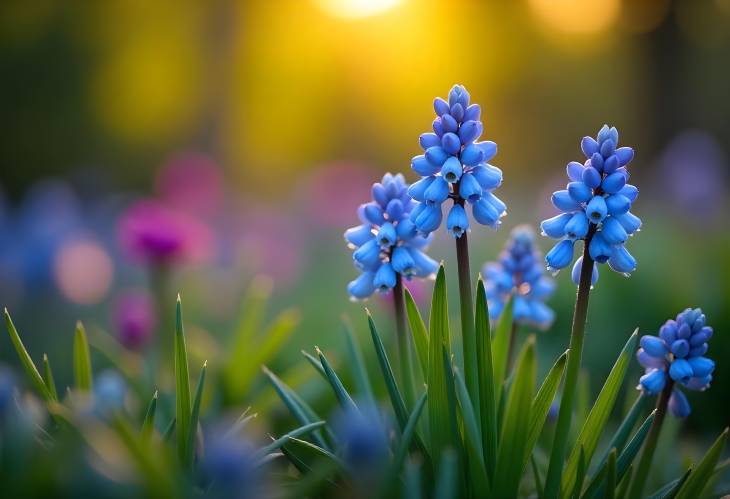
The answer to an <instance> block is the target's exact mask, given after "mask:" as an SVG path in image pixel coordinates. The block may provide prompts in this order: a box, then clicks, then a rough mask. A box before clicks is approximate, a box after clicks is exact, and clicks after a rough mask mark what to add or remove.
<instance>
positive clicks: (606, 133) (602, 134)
mask: <svg viewBox="0 0 730 499" xmlns="http://www.w3.org/2000/svg"><path fill="white" fill-rule="evenodd" d="M610 136H611V129H610V128H609V127H608V125H603V126H602V127H601V129H600V130H599V131H598V135H597V136H596V139H598V143H599V144H601V143H603V142H604V141H605V140H607V139H608V138H610ZM616 142H618V139H617V140H616Z"/></svg>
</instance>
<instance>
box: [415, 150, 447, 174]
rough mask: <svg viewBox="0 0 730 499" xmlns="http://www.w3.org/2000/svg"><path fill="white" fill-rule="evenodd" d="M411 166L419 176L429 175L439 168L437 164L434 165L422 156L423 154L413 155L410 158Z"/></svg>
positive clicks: (436, 171)
mask: <svg viewBox="0 0 730 499" xmlns="http://www.w3.org/2000/svg"><path fill="white" fill-rule="evenodd" d="M411 168H412V169H413V171H414V172H416V173H417V174H418V175H420V176H421V177H429V176H431V175H435V174H436V173H438V172H439V170H440V167H439V166H436V165H434V164H433V163H431V162H430V161H428V160H427V159H426V156H424V155H423V154H421V155H419V156H415V157H414V158H413V159H412V160H411Z"/></svg>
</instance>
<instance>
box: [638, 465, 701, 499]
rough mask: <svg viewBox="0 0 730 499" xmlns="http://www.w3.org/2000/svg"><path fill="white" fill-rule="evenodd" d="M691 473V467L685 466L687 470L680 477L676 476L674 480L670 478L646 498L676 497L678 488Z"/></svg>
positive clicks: (668, 498) (667, 498) (672, 498)
mask: <svg viewBox="0 0 730 499" xmlns="http://www.w3.org/2000/svg"><path fill="white" fill-rule="evenodd" d="M691 474H692V468H687V471H685V472H684V475H682V476H681V477H680V478H677V479H676V480H672V481H671V482H669V483H668V484H666V485H665V486H664V487H662V488H660V489H659V490H657V491H656V492H654V493H653V494H652V495H650V496H649V497H648V499H674V498H675V497H677V494H678V493H679V490H680V489H681V488H682V486H683V485H684V483H685V482H686V481H687V480H688V479H689V477H690V475H691Z"/></svg>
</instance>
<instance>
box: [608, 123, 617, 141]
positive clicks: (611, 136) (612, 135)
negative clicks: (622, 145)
mask: <svg viewBox="0 0 730 499" xmlns="http://www.w3.org/2000/svg"><path fill="white" fill-rule="evenodd" d="M608 138H609V139H611V140H613V143H614V144H618V130H617V129H616V127H615V126H612V127H611V128H610V130H609V131H608Z"/></svg>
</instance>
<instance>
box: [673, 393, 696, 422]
mask: <svg viewBox="0 0 730 499" xmlns="http://www.w3.org/2000/svg"><path fill="white" fill-rule="evenodd" d="M669 410H670V411H671V412H672V414H674V417H677V418H686V417H687V416H689V413H690V412H691V410H690V407H689V401H688V400H687V397H686V396H685V394H684V393H682V391H681V390H679V389H677V388H675V389H674V390H672V395H671V396H670V397H669Z"/></svg>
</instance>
